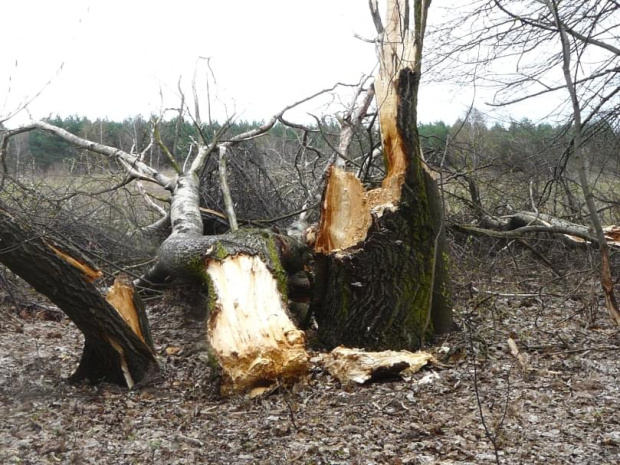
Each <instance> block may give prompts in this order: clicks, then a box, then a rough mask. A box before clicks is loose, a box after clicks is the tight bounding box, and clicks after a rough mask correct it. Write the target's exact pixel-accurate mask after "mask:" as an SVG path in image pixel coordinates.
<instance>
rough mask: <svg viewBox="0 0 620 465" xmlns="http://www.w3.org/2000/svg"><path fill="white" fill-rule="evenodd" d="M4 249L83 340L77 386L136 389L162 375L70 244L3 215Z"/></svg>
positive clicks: (3, 255)
mask: <svg viewBox="0 0 620 465" xmlns="http://www.w3.org/2000/svg"><path fill="white" fill-rule="evenodd" d="M0 248H1V250H0V261H1V262H2V263H3V264H4V265H5V266H7V267H8V268H9V269H10V270H11V271H13V272H14V273H15V274H16V275H18V276H19V277H21V278H22V279H23V280H24V281H26V282H28V283H29V284H30V285H31V286H32V287H33V288H34V289H35V290H36V291H38V292H40V293H42V294H44V295H45V296H47V297H48V298H49V299H50V300H51V301H52V302H54V304H56V305H57V306H58V307H59V308H60V309H61V310H62V311H63V312H64V313H65V314H66V315H67V316H68V317H69V318H70V319H71V320H72V321H73V322H74V323H75V325H76V326H77V327H78V329H79V330H80V331H82V333H83V334H84V351H83V353H82V357H81V359H80V363H79V366H78V368H77V370H76V372H75V374H74V375H73V376H72V377H71V380H72V381H80V380H83V379H88V380H90V381H91V382H93V383H98V382H101V381H108V382H112V383H117V384H121V385H127V386H129V387H130V388H131V387H132V386H133V385H134V384H135V383H138V382H140V381H142V380H143V379H144V378H145V376H146V375H147V374H149V373H151V372H152V371H154V370H157V369H158V365H157V361H156V359H155V355H154V353H153V350H152V346H149V344H148V343H147V342H145V338H141V337H140V336H139V335H138V334H137V333H136V332H134V331H133V330H132V328H131V327H130V325H129V324H127V322H126V321H125V320H124V319H123V317H122V316H121V314H120V313H119V311H117V309H115V308H114V307H113V306H112V305H111V304H110V303H109V302H108V301H106V299H105V298H104V296H103V295H102V294H101V293H100V292H99V290H98V289H97V288H96V287H95V286H94V284H93V282H92V281H93V279H95V278H96V277H98V276H100V275H101V272H100V271H99V270H97V269H96V267H94V265H92V264H91V263H89V262H88V260H86V259H85V258H84V257H83V256H82V255H81V254H80V253H79V251H77V250H75V249H74V248H72V247H71V246H70V244H66V243H64V242H63V241H62V240H61V239H60V238H56V237H54V236H53V235H52V234H46V235H45V236H43V235H42V234H41V233H40V232H39V231H36V230H35V229H33V228H32V227H31V226H29V225H26V224H25V223H23V222H21V221H20V220H19V219H17V218H15V217H13V216H12V215H11V214H10V213H9V212H7V211H5V210H2V209H0ZM132 298H133V297H132ZM144 321H145V322H146V319H145V320H144ZM143 324H146V325H147V326H146V327H148V323H143ZM143 334H144V333H143Z"/></svg>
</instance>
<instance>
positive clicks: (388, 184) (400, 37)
mask: <svg viewBox="0 0 620 465" xmlns="http://www.w3.org/2000/svg"><path fill="white" fill-rule="evenodd" d="M402 3H404V2H402V1H401V2H398V1H396V0H391V1H390V2H388V15H387V24H386V27H385V28H383V27H381V28H378V33H379V34H383V35H384V37H383V43H382V45H381V49H380V50H379V54H380V65H381V70H380V75H379V77H378V78H377V79H376V81H375V89H376V99H377V107H378V109H379V120H380V124H381V134H382V141H383V150H384V158H385V160H386V164H387V176H386V178H385V179H384V180H383V183H382V187H381V188H379V189H375V190H371V191H365V190H364V188H363V187H362V185H361V183H360V182H359V180H358V179H357V178H355V176H354V175H352V174H351V173H345V172H343V171H342V170H340V169H339V168H336V167H332V169H331V172H330V174H329V178H328V182H327V186H326V188H325V192H324V195H323V202H322V209H321V221H320V224H319V233H318V236H317V242H316V246H315V252H316V267H317V269H316V276H317V278H316V288H315V299H314V301H313V304H312V308H313V313H314V315H316V319H317V322H318V324H319V338H320V339H321V341H322V342H323V344H325V345H326V346H327V347H334V346H336V345H339V344H348V345H353V346H357V347H363V348H366V349H373V350H376V349H387V348H389V349H417V348H419V347H420V346H421V345H422V344H423V343H424V341H425V340H426V339H427V338H428V337H429V336H430V335H432V333H433V332H434V331H447V330H450V329H452V327H453V322H452V300H451V285H450V279H449V271H448V269H449V266H448V257H447V254H446V252H445V234H444V228H443V219H442V206H441V201H440V198H439V194H438V190H437V187H436V185H435V180H434V179H433V177H432V175H431V174H430V173H429V172H428V171H427V170H426V169H425V165H424V162H423V159H422V154H421V148H420V141H419V136H418V131H417V92H418V87H419V81H420V61H421V49H422V40H423V36H424V28H425V24H426V13H427V8H428V3H429V2H424V1H419V0H418V1H415V2H414V5H413V12H414V24H415V27H414V29H413V30H411V29H410V25H409V22H408V18H407V16H408V14H401V13H402V12H403V11H405V12H407V11H408V5H406V6H407V7H406V8H403V5H402ZM371 6H372V2H371ZM375 6H376V5H375ZM374 11H376V8H375V10H374ZM373 16H375V23H377V22H380V19H378V18H377V17H376V15H373Z"/></svg>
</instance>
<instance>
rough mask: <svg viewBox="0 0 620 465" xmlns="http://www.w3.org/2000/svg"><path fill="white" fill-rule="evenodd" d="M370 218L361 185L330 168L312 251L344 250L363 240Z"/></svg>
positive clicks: (350, 177)
mask: <svg viewBox="0 0 620 465" xmlns="http://www.w3.org/2000/svg"><path fill="white" fill-rule="evenodd" d="M371 221H372V218H371V216H370V209H369V208H368V200H367V196H366V192H365V190H364V186H363V185H362V183H361V182H360V180H359V179H357V178H356V177H355V175H354V174H353V173H348V172H346V171H343V170H341V169H340V168H337V167H336V166H332V167H331V168H330V173H329V176H328V183H327V187H326V189H325V195H324V198H323V203H322V205H321V222H320V223H319V231H318V235H317V238H316V244H315V250H316V251H317V252H320V253H330V252H333V251H336V250H341V249H347V248H349V247H351V246H353V245H355V244H357V243H358V242H361V241H363V240H364V239H365V238H366V233H367V232H368V228H369V227H370V224H371Z"/></svg>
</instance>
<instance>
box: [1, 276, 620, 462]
mask: <svg viewBox="0 0 620 465" xmlns="http://www.w3.org/2000/svg"><path fill="white" fill-rule="evenodd" d="M504 284H505V283H504ZM483 287H484V286H482V285H480V286H478V288H479V289H482V288H483ZM490 287H493V289H494V290H495V291H496V290H497V289H498V288H501V287H502V283H494V284H493V286H487V288H490ZM503 287H504V288H506V287H507V286H503ZM470 290H471V288H470ZM512 293H513V294H514V293H515V291H514V289H513V291H512ZM520 293H523V292H522V291H521V292H520ZM469 294H470V291H467V290H462V291H461V292H460V294H459V298H458V300H457V309H456V310H457V318H458V322H459V325H460V328H461V330H460V331H458V332H455V333H452V334H449V335H447V336H443V337H441V338H439V339H438V340H437V341H436V344H435V345H434V346H433V347H432V348H430V349H431V350H433V351H434V352H435V353H436V355H437V358H438V359H439V360H440V363H438V364H436V365H434V366H432V367H431V368H430V369H427V370H424V371H421V372H419V373H417V374H416V375H415V376H414V377H413V378H412V379H408V380H400V381H390V382H381V383H375V384H370V385H367V386H341V385H340V384H339V383H338V382H336V381H335V380H334V379H332V378H331V377H330V376H329V375H328V374H326V373H324V372H322V371H321V370H320V369H319V368H318V367H317V368H316V369H315V370H314V371H313V373H312V375H311V377H310V378H309V379H308V380H307V383H305V384H301V385H298V386H295V387H293V388H286V389H285V388H282V389H280V390H279V391H276V392H274V393H272V394H271V395H269V396H267V397H264V398H259V399H247V398H229V399H221V398H219V397H218V396H217V395H216V393H215V392H214V388H213V380H212V378H211V375H210V373H209V369H208V368H207V363H206V362H205V358H206V354H205V352H204V343H203V341H202V337H203V336H202V327H203V322H202V321H201V319H200V318H199V317H197V316H196V315H192V313H191V312H190V311H188V307H187V305H181V304H177V303H175V302H174V299H167V300H166V299H164V300H161V299H160V300H157V301H154V302H151V303H150V305H149V310H148V311H149V316H150V318H151V321H152V326H153V334H154V337H155V340H156V345H157V349H158V353H159V354H160V360H161V366H162V372H161V376H160V377H159V378H158V379H156V380H154V381H153V383H152V384H150V385H148V386H146V387H143V388H142V389H140V390H136V391H131V392H129V391H127V390H125V389H120V388H118V387H115V386H112V385H105V384H104V385H100V386H91V385H80V386H73V385H70V384H68V383H67V381H66V378H67V377H68V376H69V375H70V374H71V373H72V370H73V369H74V368H75V367H76V365H77V362H78V358H79V355H80V352H81V344H82V342H81V335H80V333H79V332H78V331H77V330H76V329H75V327H74V326H73V324H72V323H71V322H70V321H69V320H67V319H65V318H62V314H60V313H59V312H57V311H54V310H53V309H51V310H47V311H41V310H40V307H36V306H32V305H31V306H30V307H29V308H25V307H23V308H22V307H20V308H18V309H17V310H16V309H15V308H14V307H15V306H14V304H12V303H11V299H9V298H8V296H4V305H3V307H2V308H1V309H0V463H3V464H13V463H29V464H39V463H76V464H82V463H85V464H90V463H92V464H101V463H106V464H111V463H114V464H133V463H136V464H141V463H162V464H182V463H211V464H406V463H408V464H435V463H437V464H439V463H442V464H452V463H454V464H485V463H498V462H499V463H506V464H537V463H540V464H543V463H544V464H563V463H574V464H616V463H620V415H619V413H620V408H619V407H620V393H619V388H618V379H620V361H619V359H618V354H619V352H620V334H619V332H618V330H617V329H616V328H614V327H612V326H611V324H610V323H609V321H608V320H609V318H607V316H606V314H605V312H604V307H602V306H600V305H599V307H600V308H599V309H592V308H590V307H591V305H590V306H587V305H584V304H583V303H582V301H581V300H579V299H574V298H567V297H564V296H563V295H561V294H557V295H549V294H545V293H539V295H538V296H527V295H511V296H498V295H493V294H486V293H484V291H481V292H479V293H476V294H471V295H469ZM34 298H35V297H34V296H31V297H30V299H34ZM26 300H28V299H26ZM593 314H596V316H597V321H596V323H597V324H595V325H590V326H589V327H586V324H585V322H586V321H589V320H591V317H592V315H593ZM15 318H17V319H19V322H18V321H17V320H16V319H15ZM509 338H511V339H512V340H514V341H515V343H516V345H517V347H518V351H519V353H518V354H516V355H515V354H513V353H511V350H510V347H509V345H508V341H509ZM168 348H170V350H168V351H166V349H168ZM169 353H174V355H169Z"/></svg>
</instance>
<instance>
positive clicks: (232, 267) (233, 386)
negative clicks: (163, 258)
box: [206, 255, 309, 394]
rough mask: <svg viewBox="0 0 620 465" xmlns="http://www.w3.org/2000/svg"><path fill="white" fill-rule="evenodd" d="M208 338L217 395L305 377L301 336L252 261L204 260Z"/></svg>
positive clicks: (272, 282) (268, 278) (266, 275)
mask: <svg viewBox="0 0 620 465" xmlns="http://www.w3.org/2000/svg"><path fill="white" fill-rule="evenodd" d="M206 272H207V275H208V276H209V281H210V287H209V292H210V294H211V295H210V296H209V299H210V304H209V307H210V313H209V318H208V324H207V328H208V338H209V343H210V345H211V348H212V352H213V355H214V356H215V357H216V359H217V361H218V364H219V365H220V367H221V369H222V371H223V374H224V382H223V384H222V393H223V394H230V393H234V392H237V393H238V392H252V393H257V392H260V390H261V389H263V388H269V387H270V386H272V385H273V384H274V382H275V381H278V380H282V381H290V380H296V379H299V378H300V377H303V376H304V375H305V374H306V373H307V372H308V363H309V362H308V361H309V357H308V353H307V352H306V349H305V334H304V332H303V331H300V330H298V329H297V328H296V327H295V325H294V324H293V322H292V321H291V319H290V318H289V316H288V313H287V309H286V302H284V300H283V296H282V295H281V293H280V291H279V290H278V283H277V281H276V279H275V278H274V276H273V275H272V273H271V272H270V271H269V269H268V268H267V266H266V265H265V263H264V262H263V261H262V260H261V258H260V257H258V256H249V255H236V256H234V257H227V258H226V259H224V260H222V261H218V260H210V261H209V262H208V264H207V268H206Z"/></svg>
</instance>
